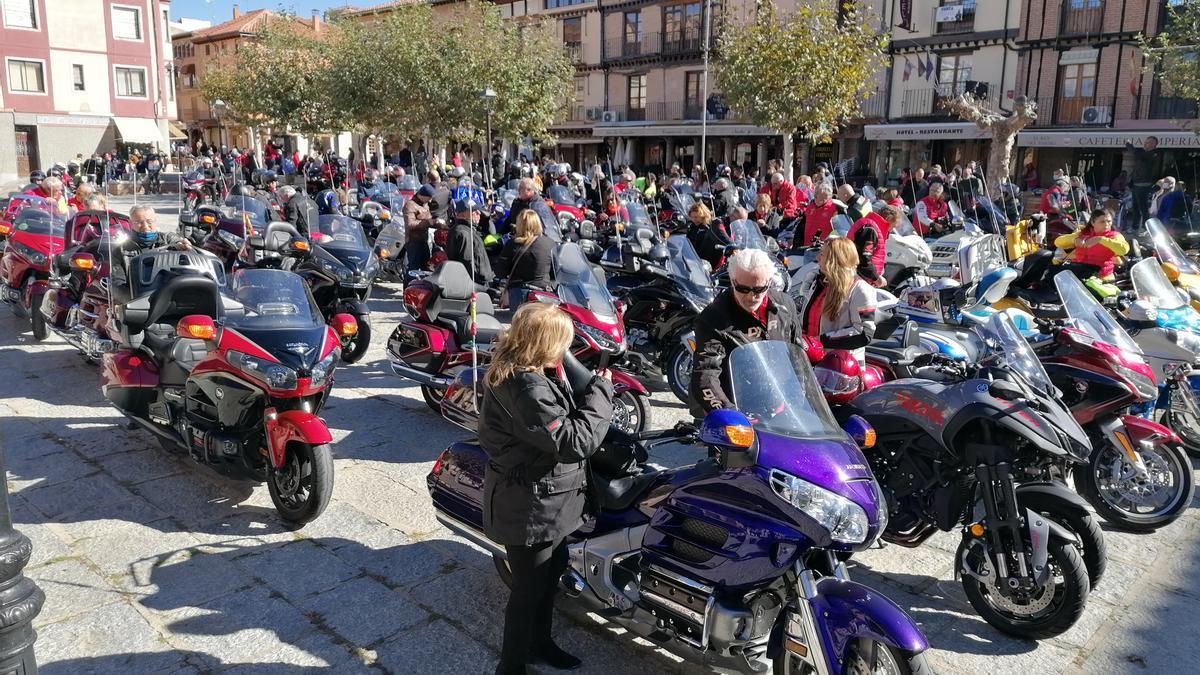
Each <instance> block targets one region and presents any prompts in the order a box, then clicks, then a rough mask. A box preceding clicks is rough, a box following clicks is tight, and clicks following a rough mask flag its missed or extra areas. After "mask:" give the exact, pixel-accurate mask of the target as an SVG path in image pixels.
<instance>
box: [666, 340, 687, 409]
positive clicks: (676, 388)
mask: <svg viewBox="0 0 1200 675" xmlns="http://www.w3.org/2000/svg"><path fill="white" fill-rule="evenodd" d="M666 375H667V386H669V387H670V388H671V393H672V394H675V398H677V399H679V401H680V402H681V403H683V404H684V405H686V404H687V403H688V390H689V389H690V388H691V386H692V352H691V350H689V349H688V348H687V347H684V346H683V345H675V347H674V349H672V350H671V353H670V354H668V355H667V368H666Z"/></svg>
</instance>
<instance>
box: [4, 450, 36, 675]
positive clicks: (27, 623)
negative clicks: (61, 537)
mask: <svg viewBox="0 0 1200 675" xmlns="http://www.w3.org/2000/svg"><path fill="white" fill-rule="evenodd" d="M5 464H6V462H5V459H4V452H3V450H0V471H3V470H4V466H5ZM32 551H33V545H32V544H31V543H30V542H29V538H28V537H26V536H25V535H23V534H21V533H20V532H18V531H17V530H15V529H13V525H12V512H11V511H10V510H9V508H8V483H7V481H4V482H3V483H2V484H0V587H3V588H4V589H5V590H4V593H3V594H2V595H0V617H2V618H0V652H2V653H3V654H4V656H3V658H2V659H0V672H5V673H10V672H11V673H15V672H20V673H36V672H37V660H36V659H35V658H34V654H33V641H34V640H35V639H37V635H36V634H35V633H34V632H33V617H35V616H37V615H38V612H40V611H42V603H44V602H45V601H46V594H45V593H43V592H42V589H40V588H38V587H37V584H35V583H33V581H32V580H31V579H29V578H28V577H26V576H24V575H23V574H21V569H22V568H24V567H25V565H26V564H28V563H29V555H30V553H31V552H32Z"/></svg>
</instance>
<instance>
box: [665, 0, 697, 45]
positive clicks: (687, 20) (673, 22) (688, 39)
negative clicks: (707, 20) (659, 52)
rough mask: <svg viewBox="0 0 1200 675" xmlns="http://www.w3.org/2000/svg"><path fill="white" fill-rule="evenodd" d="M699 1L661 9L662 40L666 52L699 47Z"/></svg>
mask: <svg viewBox="0 0 1200 675" xmlns="http://www.w3.org/2000/svg"><path fill="white" fill-rule="evenodd" d="M700 30H701V14H700V3H698V2H691V3H688V4H685V5H671V6H669V7H666V8H664V9H663V32H664V33H665V34H664V35H663V42H664V44H665V46H666V51H668V52H678V51H684V50H695V49H700Z"/></svg>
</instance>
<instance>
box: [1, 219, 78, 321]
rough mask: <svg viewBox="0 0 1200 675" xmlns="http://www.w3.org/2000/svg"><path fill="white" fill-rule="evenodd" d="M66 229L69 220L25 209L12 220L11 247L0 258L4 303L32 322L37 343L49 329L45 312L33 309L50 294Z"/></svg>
mask: <svg viewBox="0 0 1200 675" xmlns="http://www.w3.org/2000/svg"><path fill="white" fill-rule="evenodd" d="M65 227H66V220H65V219H64V218H63V217H62V216H60V215H58V214H57V213H54V214H50V213H46V212H45V211H43V210H41V209H38V208H27V209H24V210H23V211H21V213H20V215H18V216H17V218H16V220H15V221H13V227H12V234H11V235H9V238H8V246H7V247H6V248H5V249H4V255H3V257H0V279H2V280H3V282H4V287H3V289H2V290H3V291H4V301H5V302H6V303H8V305H9V307H10V308H11V309H12V312H13V314H15V315H16V316H18V317H20V318H22V319H29V320H30V323H31V327H32V329H33V335H34V337H35V338H36V339H38V340H45V339H46V337H47V335H49V329H48V328H46V320H45V317H44V316H42V313H41V312H40V311H38V312H35V311H32V310H33V309H34V308H40V307H41V306H42V297H43V296H44V295H45V294H46V293H48V292H49V291H50V265H51V262H52V261H53V259H54V257H55V256H56V255H57V254H59V253H61V252H62V250H63V233H64V231H65Z"/></svg>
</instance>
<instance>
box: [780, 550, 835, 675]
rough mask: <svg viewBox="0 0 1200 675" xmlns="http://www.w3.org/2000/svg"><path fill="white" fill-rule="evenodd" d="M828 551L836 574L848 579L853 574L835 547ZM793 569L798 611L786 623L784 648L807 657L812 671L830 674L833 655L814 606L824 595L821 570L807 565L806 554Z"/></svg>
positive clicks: (800, 657)
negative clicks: (820, 579) (826, 648)
mask: <svg viewBox="0 0 1200 675" xmlns="http://www.w3.org/2000/svg"><path fill="white" fill-rule="evenodd" d="M824 553H825V555H827V556H829V561H828V563H829V565H830V566H831V567H832V568H833V576H834V577H835V578H837V579H840V580H842V581H845V580H848V579H849V578H850V574H849V572H847V571H846V565H845V563H843V562H841V561H840V560H838V559H837V557H836V556H835V555H834V554H833V553H832V552H831V551H825V552H824ZM792 571H793V572H794V573H795V574H796V602H795V608H794V611H791V612H788V613H787V622H786V623H785V624H784V627H783V630H784V634H783V649H784V650H785V651H787V652H788V653H790V654H791V655H792V656H793V657H794V658H798V659H800V660H801V661H803V662H804V663H805V664H806V665H807V666H808V667H809V668H810V669H811V670H812V672H815V673H818V674H819V675H826V674H828V673H830V672H831V669H830V667H829V656H830V655H828V654H826V653H825V644H824V641H823V639H822V635H821V629H820V628H819V627H818V625H817V616H816V610H815V608H814V607H813V601H814V600H815V599H816V598H817V596H819V595H820V591H819V589H818V588H817V580H818V577H817V573H816V572H814V571H813V570H812V569H810V568H808V567H807V566H805V564H804V561H803V559H802V558H801V559H797V560H796V562H795V564H794V565H793V568H792Z"/></svg>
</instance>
